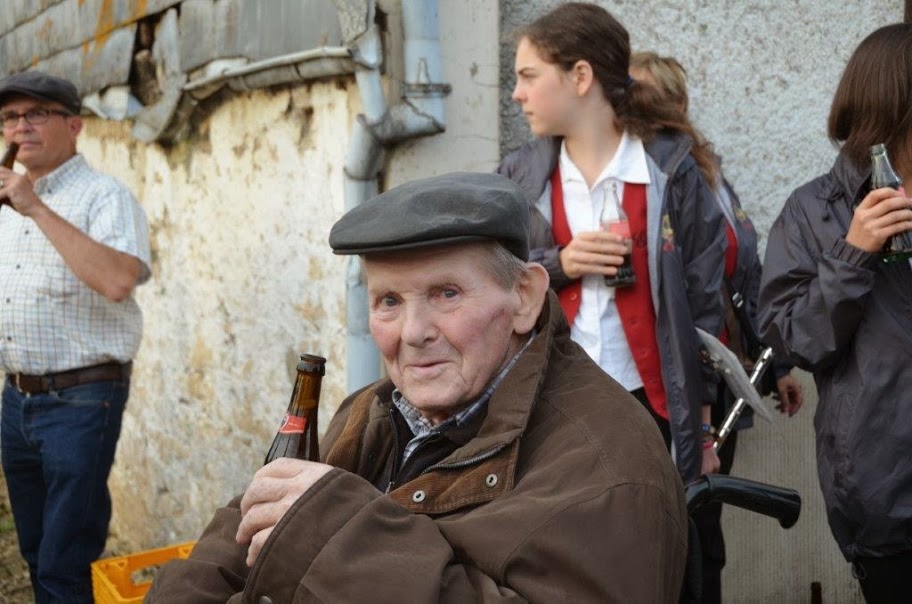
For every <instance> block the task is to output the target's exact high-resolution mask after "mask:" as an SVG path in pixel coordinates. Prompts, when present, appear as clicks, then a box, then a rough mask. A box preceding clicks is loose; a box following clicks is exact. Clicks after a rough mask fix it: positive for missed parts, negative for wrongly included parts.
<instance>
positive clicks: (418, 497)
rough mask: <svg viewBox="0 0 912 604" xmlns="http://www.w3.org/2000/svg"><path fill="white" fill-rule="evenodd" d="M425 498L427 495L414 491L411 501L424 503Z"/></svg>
mask: <svg viewBox="0 0 912 604" xmlns="http://www.w3.org/2000/svg"><path fill="white" fill-rule="evenodd" d="M425 497H427V493H425V492H424V491H415V492H414V493H412V501H414V502H415V503H421V502H422V501H424V499H425Z"/></svg>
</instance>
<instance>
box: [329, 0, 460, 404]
mask: <svg viewBox="0 0 912 604" xmlns="http://www.w3.org/2000/svg"><path fill="white" fill-rule="evenodd" d="M371 12H373V4H371ZM368 22H369V23H370V26H369V29H368V30H367V32H366V33H365V34H364V35H363V36H361V38H360V39H359V40H357V41H356V43H354V44H353V45H352V52H353V54H354V55H355V59H356V61H355V63H356V68H355V79H356V81H357V83H358V89H359V91H360V92H361V101H362V105H363V107H364V113H362V114H361V115H359V116H358V119H357V120H356V122H355V125H354V128H353V131H352V137H351V140H350V142H349V149H348V157H347V158H346V162H345V209H346V210H349V209H351V208H354V207H355V206H357V205H359V204H361V203H363V202H364V201H366V200H367V199H369V198H370V197H372V196H373V195H375V194H376V193H377V189H378V185H377V175H378V172H379V169H380V164H381V159H382V155H383V150H384V147H388V146H392V145H393V144H395V143H398V142H400V141H403V140H406V139H409V138H415V137H418V136H426V135H430V134H437V133H439V132H443V130H444V129H445V128H446V122H445V117H444V97H445V96H446V95H447V94H448V93H449V90H450V87H449V86H448V85H447V84H444V83H442V81H441V79H442V75H441V70H440V35H439V30H438V26H437V0H402V29H403V37H404V41H403V43H404V46H403V51H404V52H403V55H404V60H405V94H404V98H403V99H402V102H400V103H398V104H396V105H393V106H392V107H388V106H387V102H386V99H385V98H384V96H383V89H382V87H381V81H380V69H379V68H380V64H381V59H382V57H381V48H380V34H379V32H378V31H377V27H376V26H375V25H374V24H373V14H371V15H370V16H369V21H368ZM346 287H347V292H346V323H347V325H346V331H347V337H346V347H347V354H346V366H347V385H348V391H349V392H353V391H354V390H357V389H358V388H361V387H362V386H365V385H367V384H369V383H371V382H373V381H375V380H377V379H379V378H380V376H381V361H380V352H379V350H378V349H377V347H376V345H375V344H374V341H373V339H372V338H371V336H370V331H369V329H368V299H367V289H366V286H365V283H364V280H363V278H362V274H361V263H360V260H359V259H357V258H351V259H349V262H348V268H347V271H346Z"/></svg>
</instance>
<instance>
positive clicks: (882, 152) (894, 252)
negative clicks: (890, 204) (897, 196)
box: [871, 145, 912, 262]
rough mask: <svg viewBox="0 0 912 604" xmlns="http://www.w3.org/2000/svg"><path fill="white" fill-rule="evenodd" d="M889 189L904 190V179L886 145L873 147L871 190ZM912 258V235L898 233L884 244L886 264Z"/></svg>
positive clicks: (883, 257)
mask: <svg viewBox="0 0 912 604" xmlns="http://www.w3.org/2000/svg"><path fill="white" fill-rule="evenodd" d="M884 187H889V188H891V189H896V190H897V191H898V190H900V189H901V188H902V178H900V177H899V174H897V173H896V171H895V170H894V169H893V165H892V164H891V163H890V157H889V156H888V155H887V148H886V146H885V145H874V146H873V147H871V190H874V189H882V188H884ZM909 257H912V233H910V232H909V231H903V232H902V233H897V234H896V235H893V236H892V237H890V238H889V239H887V241H886V243H884V247H883V256H882V259H883V261H884V262H893V261H895V260H903V259H905V258H909Z"/></svg>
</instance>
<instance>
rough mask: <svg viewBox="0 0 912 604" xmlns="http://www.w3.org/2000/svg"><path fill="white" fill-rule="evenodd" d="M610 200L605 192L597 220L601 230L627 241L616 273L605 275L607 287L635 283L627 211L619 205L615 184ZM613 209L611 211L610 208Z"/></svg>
mask: <svg viewBox="0 0 912 604" xmlns="http://www.w3.org/2000/svg"><path fill="white" fill-rule="evenodd" d="M611 193H612V195H611V197H612V201H611V202H609V201H608V193H607V192H606V193H605V203H604V204H603V205H602V216H601V219H600V220H599V222H600V223H601V227H602V230H603V231H608V232H609V233H614V234H615V235H620V236H621V237H623V238H624V239H625V240H626V242H627V253H626V254H624V262H623V264H621V265H620V266H619V267H617V273H616V274H615V275H614V276H606V277H605V285H607V286H608V287H627V286H628V285H633V284H634V283H636V273H634V272H633V263H632V261H631V258H630V253H631V250H632V247H633V242H632V241H631V240H630V222H629V221H628V220H627V213H626V212H625V211H624V208H623V206H622V205H621V200H620V199H619V198H618V194H617V185H616V184H614V183H612V184H611ZM612 209H614V210H615V211H614V212H612V211H611V210H612Z"/></svg>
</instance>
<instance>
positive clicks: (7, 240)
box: [0, 155, 151, 374]
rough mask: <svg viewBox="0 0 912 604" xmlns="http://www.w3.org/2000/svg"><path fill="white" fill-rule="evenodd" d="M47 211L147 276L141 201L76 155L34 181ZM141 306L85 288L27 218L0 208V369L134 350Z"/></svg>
mask: <svg viewBox="0 0 912 604" xmlns="http://www.w3.org/2000/svg"><path fill="white" fill-rule="evenodd" d="M34 188H35V193H36V194H37V195H38V196H39V197H40V198H41V199H42V201H44V203H45V204H47V205H48V207H50V208H51V209H52V210H53V211H54V212H56V213H57V214H59V215H60V216H61V217H62V218H63V219H64V220H66V221H67V222H69V223H70V224H72V225H74V226H75V227H76V228H78V229H80V230H81V231H83V232H84V233H87V234H88V235H89V236H90V237H91V238H92V239H94V240H95V241H98V242H100V243H103V244H104V245H107V246H108V247H111V248H114V249H115V250H118V251H120V252H124V253H127V254H130V255H132V256H135V257H137V258H139V259H140V261H142V269H141V273H140V279H139V283H143V282H145V281H146V280H148V279H149V275H150V271H149V266H150V264H151V259H150V252H149V226H148V223H147V221H146V215H145V212H144V211H143V209H142V207H141V206H140V205H139V203H138V202H137V201H136V199H135V198H134V197H133V195H132V194H131V193H130V191H129V190H128V189H127V188H126V187H125V186H124V185H123V184H122V183H120V182H119V181H117V180H115V179H114V178H112V177H110V176H107V175H105V174H102V173H100V172H97V171H95V170H93V169H92V168H90V167H89V165H88V164H87V163H86V161H85V159H84V158H83V157H82V156H81V155H75V156H73V157H72V158H70V159H69V160H67V161H66V162H65V163H64V164H63V165H61V166H60V167H58V168H57V169H56V170H54V171H53V172H51V173H50V174H48V175H47V176H45V177H43V178H39V179H38V180H37V181H36V182H35V183H34ZM141 336H142V312H141V311H140V309H139V306H138V305H137V304H136V301H135V300H134V298H133V296H130V297H129V298H127V299H126V300H124V301H122V302H111V301H110V300H108V299H106V298H105V297H104V296H102V295H101V294H99V293H97V292H95V291H94V290H92V289H91V288H89V287H88V286H87V285H86V284H85V283H83V282H82V281H80V280H79V278H77V277H76V275H75V274H73V272H72V271H71V270H70V269H69V267H68V266H67V265H66V263H65V262H64V261H63V258H62V257H61V256H60V254H59V253H58V252H57V250H56V249H55V248H54V246H53V244H51V242H50V240H48V239H47V237H45V236H44V233H42V232H41V229H39V228H38V227H37V225H36V224H35V223H34V222H33V221H32V220H31V219H30V218H26V217H24V216H22V215H20V214H19V213H18V212H16V211H15V210H13V209H11V208H3V209H2V210H0V368H2V370H3V371H5V372H7V373H28V374H45V373H52V372H57V371H65V370H68V369H76V368H79V367H85V366H88V365H95V364H97V363H104V362H107V361H120V362H126V361H129V360H130V359H132V358H133V357H134V356H135V355H136V351H137V350H138V348H139V341H140V338H141Z"/></svg>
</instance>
